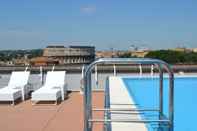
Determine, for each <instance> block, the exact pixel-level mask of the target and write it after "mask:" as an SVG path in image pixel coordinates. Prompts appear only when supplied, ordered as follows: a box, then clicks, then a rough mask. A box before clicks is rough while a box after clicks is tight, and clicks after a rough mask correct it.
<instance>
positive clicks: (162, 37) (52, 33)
mask: <svg viewBox="0 0 197 131" xmlns="http://www.w3.org/2000/svg"><path fill="white" fill-rule="evenodd" d="M196 12H197V1H196V0H1V1H0V49H21V48H22V49H30V48H44V47H45V46H47V45H54V44H55V45H63V44H64V45H65V46H68V45H71V44H72V45H94V46H96V47H97V49H98V50H101V49H110V48H114V49H128V48H129V46H130V45H136V46H138V47H142V46H143V47H148V48H151V49H161V48H173V47H177V46H186V47H197V37H196V36H197V13H196Z"/></svg>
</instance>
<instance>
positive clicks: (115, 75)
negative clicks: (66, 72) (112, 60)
mask: <svg viewBox="0 0 197 131" xmlns="http://www.w3.org/2000/svg"><path fill="white" fill-rule="evenodd" d="M113 67H114V76H116V65H115V64H114V66H113Z"/></svg>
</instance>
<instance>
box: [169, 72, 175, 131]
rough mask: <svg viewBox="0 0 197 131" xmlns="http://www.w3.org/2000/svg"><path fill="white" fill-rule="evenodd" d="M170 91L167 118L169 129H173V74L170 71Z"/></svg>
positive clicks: (171, 130)
mask: <svg viewBox="0 0 197 131" xmlns="http://www.w3.org/2000/svg"><path fill="white" fill-rule="evenodd" d="M169 84H170V85H169V86H170V89H169V90H170V91H169V119H170V131H173V130H174V74H173V73H172V72H171V73H170V82H169Z"/></svg>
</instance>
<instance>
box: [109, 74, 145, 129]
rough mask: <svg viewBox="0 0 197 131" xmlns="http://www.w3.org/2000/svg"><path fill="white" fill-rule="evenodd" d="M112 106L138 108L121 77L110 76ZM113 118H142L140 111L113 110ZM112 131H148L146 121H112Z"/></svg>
mask: <svg viewBox="0 0 197 131" xmlns="http://www.w3.org/2000/svg"><path fill="white" fill-rule="evenodd" d="M109 91H110V108H113V109H114V108H127V109H128V108H129V109H130V108H132V109H137V107H136V105H135V102H134V100H133V98H132V96H130V95H129V93H128V91H127V89H126V87H125V84H124V82H123V81H122V78H121V77H116V76H114V77H109ZM111 119H116V120H117V119H128V120H141V119H142V118H141V116H140V114H139V112H137V111H135V113H134V114H130V112H128V111H112V113H111ZM111 131H148V129H147V127H146V124H145V123H122V122H112V123H111Z"/></svg>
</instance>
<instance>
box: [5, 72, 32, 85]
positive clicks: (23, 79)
mask: <svg viewBox="0 0 197 131" xmlns="http://www.w3.org/2000/svg"><path fill="white" fill-rule="evenodd" d="M29 75H30V72H29V71H17V72H16V71H14V72H12V74H11V77H10V80H9V83H8V86H9V87H17V86H24V85H26V84H27V83H28V79H29Z"/></svg>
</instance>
